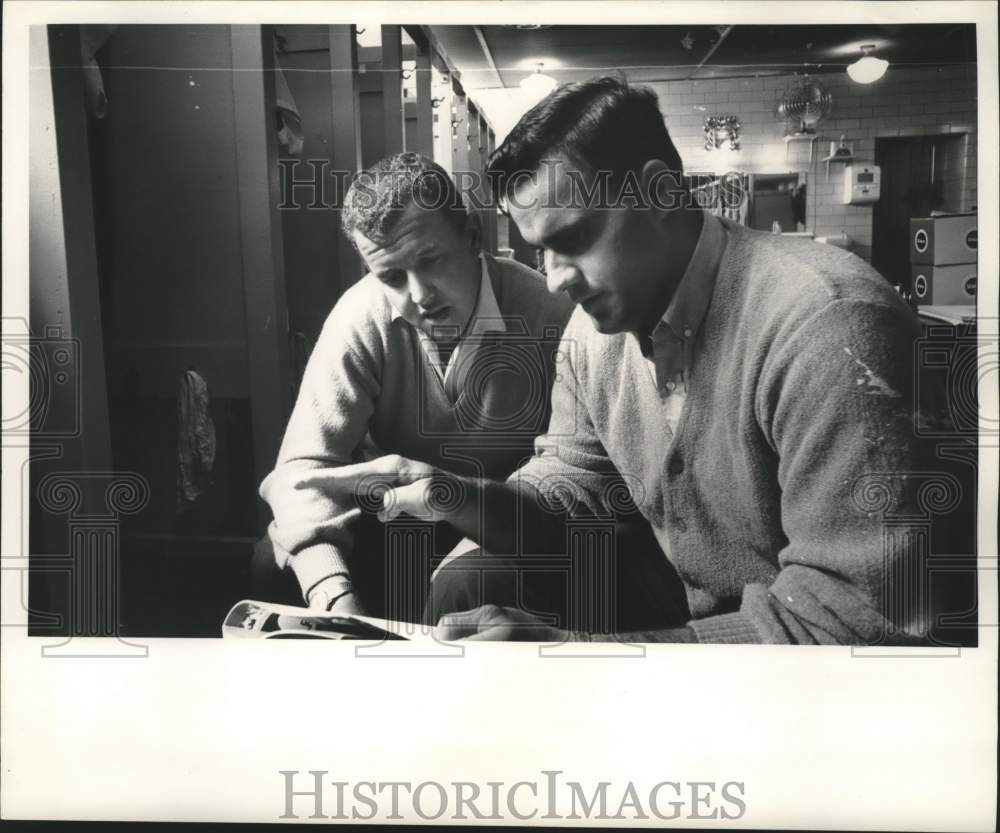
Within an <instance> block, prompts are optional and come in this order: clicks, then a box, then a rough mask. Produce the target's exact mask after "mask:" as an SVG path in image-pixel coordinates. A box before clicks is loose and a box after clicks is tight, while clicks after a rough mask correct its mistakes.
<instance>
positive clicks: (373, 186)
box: [341, 153, 468, 243]
mask: <svg viewBox="0 0 1000 833" xmlns="http://www.w3.org/2000/svg"><path fill="white" fill-rule="evenodd" d="M413 203H416V204H417V205H419V206H420V207H421V208H426V209H427V210H429V211H441V212H443V215H444V217H445V219H446V220H447V221H448V223H449V224H450V225H451V227H452V228H453V229H454V230H455V231H456V232H458V233H459V234H461V233H462V231H463V230H464V228H465V223H466V220H467V219H468V212H467V211H466V208H465V204H464V203H463V202H462V198H461V196H460V195H459V193H458V189H457V188H456V187H455V182H454V180H452V178H451V177H450V176H449V175H448V172H447V171H446V170H445V169H444V168H442V167H441V166H440V165H438V164H437V163H436V162H434V161H433V160H432V159H428V158H427V157H426V156H421V155H420V154H419V153H397V154H395V155H393V156H387V157H385V158H384V159H380V160H379V161H378V162H376V163H375V164H374V165H372V166H371V167H370V168H368V169H366V170H364V171H362V172H361V173H359V174H358V175H357V177H355V179H354V181H353V182H352V183H351V187H350V188H348V189H347V194H346V195H345V196H344V208H343V211H342V212H341V225H342V226H343V229H344V233H345V234H346V235H347V236H348V237H349V238H350V237H351V233H352V232H354V231H360V232H361V233H362V234H363V235H364V236H365V237H367V238H368V239H369V240H373V241H374V242H376V243H378V242H381V241H382V240H384V239H385V238H386V235H387V234H388V233H389V231H390V230H391V229H392V227H393V225H394V224H395V223H396V221H397V220H398V219H399V215H400V214H401V213H402V212H403V211H404V210H405V209H406V208H408V207H409V206H410V205H411V204H413ZM352 242H353V239H352Z"/></svg>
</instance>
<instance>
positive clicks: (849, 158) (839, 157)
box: [823, 153, 854, 182]
mask: <svg viewBox="0 0 1000 833" xmlns="http://www.w3.org/2000/svg"><path fill="white" fill-rule="evenodd" d="M823 161H824V162H826V181H827V182H829V181H830V163H831V162H853V161H854V154H843V153H841V154H836V153H835V154H833V155H832V156H824V157H823Z"/></svg>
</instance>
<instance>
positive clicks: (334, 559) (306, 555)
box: [288, 544, 350, 599]
mask: <svg viewBox="0 0 1000 833" xmlns="http://www.w3.org/2000/svg"><path fill="white" fill-rule="evenodd" d="M288 566H289V567H291V568H292V572H293V573H295V578H297V579H298V581H299V587H301V588H302V597H303V598H304V599H308V598H309V592H310V591H311V590H312V589H313V588H314V587H315V586H316V585H317V584H319V583H320V582H321V581H322V580H323V579H325V578H329V577H330V576H337V575H340V576H345V577H347V576H349V575H350V572H349V571H348V569H347V564H346V563H345V562H344V558H343V556H341V554H340V551H339V550H338V549H337V548H336V547H335V546H333V544H314V545H313V546H311V547H307V548H306V549H304V550H300V551H299V552H297V553H296V554H295V555H293V556H291V557H290V558H289V559H288Z"/></svg>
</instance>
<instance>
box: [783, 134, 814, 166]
mask: <svg viewBox="0 0 1000 833" xmlns="http://www.w3.org/2000/svg"><path fill="white" fill-rule="evenodd" d="M792 142H809V169H810V170H812V161H813V147H814V146H815V144H816V134H815V133H804V134H802V135H800V136H785V164H786V165H787V164H788V146H789V145H790V144H791V143H792Z"/></svg>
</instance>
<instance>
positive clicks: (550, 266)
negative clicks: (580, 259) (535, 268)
mask: <svg viewBox="0 0 1000 833" xmlns="http://www.w3.org/2000/svg"><path fill="white" fill-rule="evenodd" d="M545 276H546V277H545V282H546V284H547V285H548V289H549V292H552V293H559V292H568V291H569V290H570V289H571V288H572V287H573V286H574V285H576V284H579V283H582V281H583V273H582V272H581V271H580V270H579V268H577V266H576V264H575V263H573V262H571V261H569V260H567V259H566V258H562V257H556V256H555V255H553V254H552V253H551V252H546V253H545Z"/></svg>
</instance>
